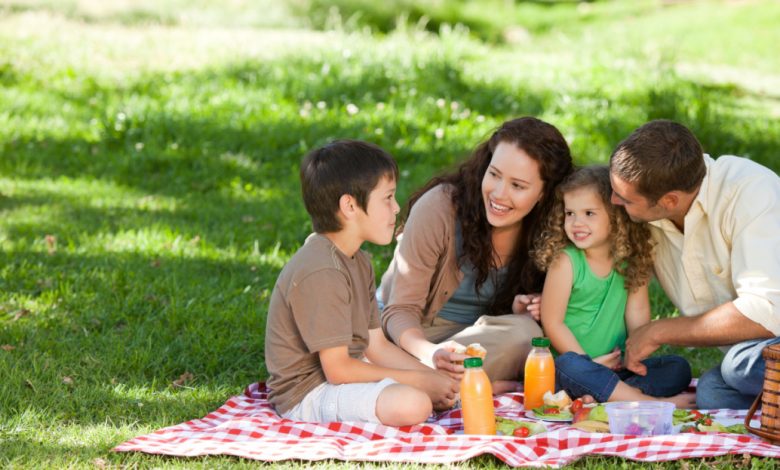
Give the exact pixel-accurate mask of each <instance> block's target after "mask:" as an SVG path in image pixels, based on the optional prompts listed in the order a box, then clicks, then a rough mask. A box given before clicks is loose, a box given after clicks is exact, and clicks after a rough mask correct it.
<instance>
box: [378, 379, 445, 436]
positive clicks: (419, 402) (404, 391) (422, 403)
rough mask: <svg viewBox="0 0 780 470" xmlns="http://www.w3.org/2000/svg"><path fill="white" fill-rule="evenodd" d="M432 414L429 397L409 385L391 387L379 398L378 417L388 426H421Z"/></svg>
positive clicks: (383, 391)
mask: <svg viewBox="0 0 780 470" xmlns="http://www.w3.org/2000/svg"><path fill="white" fill-rule="evenodd" d="M432 412H433V404H432V403H431V399H430V398H429V397H428V395H427V394H426V393H425V392H423V391H422V390H420V389H417V388H414V387H411V386H409V385H403V384H393V385H389V386H387V387H386V388H385V389H384V390H382V392H381V393H380V394H379V397H377V402H376V417H377V418H378V419H379V422H381V423H382V424H384V425H387V426H409V425H413V424H420V423H422V422H425V420H427V419H428V417H429V416H430V415H431V413H432Z"/></svg>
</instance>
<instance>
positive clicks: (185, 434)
mask: <svg viewBox="0 0 780 470" xmlns="http://www.w3.org/2000/svg"><path fill="white" fill-rule="evenodd" d="M267 392H268V391H267V389H266V388H265V385H264V384H262V383H256V384H253V385H250V386H249V387H247V389H246V391H245V392H244V395H241V396H235V397H233V398H231V399H229V400H228V401H227V403H225V404H224V405H223V406H222V407H220V408H219V409H218V410H216V411H214V412H213V413H209V414H208V415H206V416H205V417H204V418H202V419H196V420H193V421H188V422H186V423H183V424H179V425H177V426H171V427H168V428H164V429H160V430H159V431H156V432H154V433H152V434H148V435H145V436H140V437H136V438H135V439H132V440H130V441H128V442H125V443H123V444H121V445H119V446H117V447H116V448H115V449H114V450H115V451H119V452H130V451H137V452H146V453H150V454H165V455H175V456H202V455H217V454H224V455H236V456H240V457H245V458H248V459H255V460H263V461H268V462H275V461H280V460H288V459H297V460H309V461H315V460H324V459H336V460H344V461H374V462H380V461H381V462H415V463H432V464H449V463H454V462H460V461H464V460H467V459H470V458H472V457H475V456H478V455H481V454H493V455H495V456H496V457H498V458H499V459H501V460H503V461H504V462H506V463H507V464H508V465H511V466H515V467H524V466H528V467H532V466H533V467H539V466H552V467H559V466H562V465H565V464H568V463H570V462H572V461H574V460H576V459H578V458H580V457H582V456H585V455H589V454H599V455H615V456H619V457H625V458H628V459H632V460H638V461H645V462H658V461H667V460H675V459H682V458H689V457H713V456H718V455H725V454H737V455H742V454H752V455H756V456H762V457H780V446H774V445H770V444H767V443H766V442H763V441H761V440H760V439H758V438H756V437H753V436H747V435H735V434H724V433H712V434H674V435H666V436H654V437H639V436H623V435H613V434H601V433H586V432H582V431H579V430H577V429H575V428H572V427H571V426H569V425H567V424H560V423H547V424H546V426H547V429H548V432H546V433H542V434H538V435H536V436H533V437H530V438H525V439H523V438H514V437H508V436H467V435H463V434H462V429H463V422H462V420H461V413H460V410H459V409H456V410H451V411H448V412H445V413H441V414H439V415H437V416H435V417H432V418H431V419H429V420H428V422H426V423H425V424H422V425H419V426H407V427H402V428H394V427H387V426H382V425H378V424H364V423H354V422H352V423H349V422H344V423H321V424H317V423H302V422H296V421H290V420H287V419H282V418H280V417H279V415H277V414H276V412H275V411H274V409H273V408H272V407H271V405H270V403H269V402H268V400H267V398H268V393H267ZM522 401H523V399H522V394H521V393H509V394H504V395H499V396H497V397H495V405H496V414H497V415H500V416H503V417H506V418H512V419H521V420H526V418H525V409H524V408H523V405H522ZM711 413H713V415H714V416H715V417H716V419H718V418H721V419H723V418H742V419H744V416H745V411H735V410H712V411H711ZM755 424H756V426H757V425H758V423H755Z"/></svg>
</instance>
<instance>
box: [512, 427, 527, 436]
mask: <svg viewBox="0 0 780 470" xmlns="http://www.w3.org/2000/svg"><path fill="white" fill-rule="evenodd" d="M512 435H513V436H515V437H528V436H530V435H531V430H530V429H528V428H526V427H524V426H520V427H519V428H516V429H515V430H514V431H512Z"/></svg>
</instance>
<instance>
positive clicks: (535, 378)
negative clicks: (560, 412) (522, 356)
mask: <svg viewBox="0 0 780 470" xmlns="http://www.w3.org/2000/svg"><path fill="white" fill-rule="evenodd" d="M531 346H532V348H531V352H530V353H529V354H528V359H526V360H525V382H524V384H523V390H524V391H525V402H524V403H525V409H526V410H532V409H534V408H538V407H540V406H542V405H543V404H544V401H543V400H542V396H544V393H545V392H547V391H549V392H550V393H555V362H554V361H553V357H552V354H551V353H550V340H549V339H548V338H534V339H532V340H531Z"/></svg>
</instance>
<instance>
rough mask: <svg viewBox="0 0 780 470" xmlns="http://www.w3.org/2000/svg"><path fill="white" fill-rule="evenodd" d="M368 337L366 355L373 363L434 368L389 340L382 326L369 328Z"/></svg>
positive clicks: (423, 368) (394, 367) (414, 368)
mask: <svg viewBox="0 0 780 470" xmlns="http://www.w3.org/2000/svg"><path fill="white" fill-rule="evenodd" d="M368 338H369V340H368V348H366V357H367V358H368V360H369V361H371V363H372V364H376V365H378V366H382V367H390V368H393V369H408V370H428V371H430V370H433V369H431V368H430V367H428V366H426V365H425V364H423V363H422V362H420V361H419V360H418V359H417V358H416V357H414V356H412V355H410V354H409V353H407V352H406V351H404V350H403V349H401V348H399V347H398V346H396V345H395V344H393V343H391V342H390V341H388V340H387V338H386V337H385V334H384V332H382V329H381V328H375V329H373V330H369V331H368Z"/></svg>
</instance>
